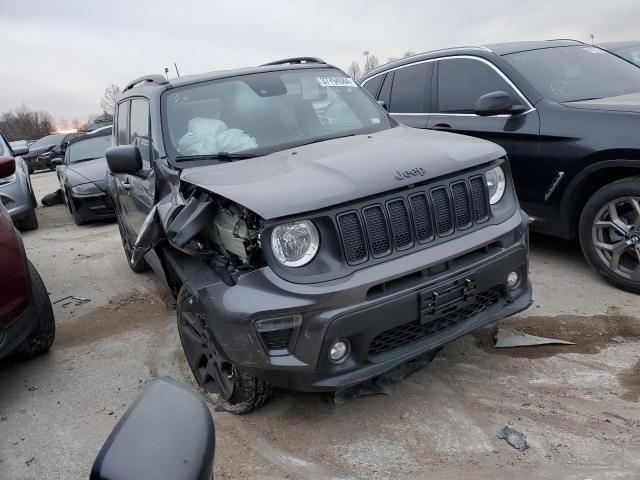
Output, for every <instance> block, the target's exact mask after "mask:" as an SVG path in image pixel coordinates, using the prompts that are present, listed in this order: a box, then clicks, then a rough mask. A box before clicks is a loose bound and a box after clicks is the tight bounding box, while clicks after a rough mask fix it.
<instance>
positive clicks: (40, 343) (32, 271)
mask: <svg viewBox="0 0 640 480" xmlns="http://www.w3.org/2000/svg"><path fill="white" fill-rule="evenodd" d="M28 264H29V278H30V279H31V290H32V294H33V304H34V308H35V314H36V328H35V329H34V330H33V332H31V334H30V335H29V336H28V337H27V338H26V339H25V340H24V342H23V343H22V345H20V347H18V352H19V353H20V354H21V355H24V356H27V357H33V356H35V355H40V354H43V353H45V352H47V351H48V350H49V349H50V348H51V345H53V340H54V338H55V335H56V324H55V319H54V318H53V308H52V306H51V300H50V299H49V293H48V292H47V288H46V287H45V285H44V282H43V281H42V278H41V277H40V274H39V273H38V271H37V270H36V267H34V266H33V264H32V263H31V262H28Z"/></svg>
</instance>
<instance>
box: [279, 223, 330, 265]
mask: <svg viewBox="0 0 640 480" xmlns="http://www.w3.org/2000/svg"><path fill="white" fill-rule="evenodd" d="M319 246H320V235H319V234H318V229H317V228H316V226H315V225H314V224H313V223H311V222H310V221H308V220H304V221H302V222H292V223H285V224H283V225H278V226H277V227H276V228H274V229H273V232H271V249H272V250H273V254H274V255H275V257H276V259H277V260H278V261H279V262H280V263H281V264H283V265H286V266H287V267H301V266H303V265H306V264H307V263H309V262H310V261H311V260H313V257H315V256H316V253H317V252H318V247H319Z"/></svg>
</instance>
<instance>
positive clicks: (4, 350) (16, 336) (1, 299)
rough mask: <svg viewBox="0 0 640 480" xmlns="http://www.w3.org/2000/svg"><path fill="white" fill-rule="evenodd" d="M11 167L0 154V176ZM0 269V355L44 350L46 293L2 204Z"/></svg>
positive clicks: (49, 330) (49, 312) (49, 325)
mask: <svg viewBox="0 0 640 480" xmlns="http://www.w3.org/2000/svg"><path fill="white" fill-rule="evenodd" d="M15 168H16V167H15V160H14V159H13V158H10V157H0V179H1V178H6V177H9V176H11V175H13V173H14V171H15ZM0 272H2V274H1V275H0V358H3V357H6V356H7V355H10V354H17V353H20V354H22V355H28V356H30V355H37V354H39V353H44V352H46V351H47V350H49V348H50V347H51V345H52V344H53V339H54V336H55V322H54V318H53V309H52V308H51V301H50V300H49V294H48V293H47V289H46V287H45V286H44V283H43V282H42V279H41V278H40V275H39V274H38V272H37V270H36V269H35V267H34V266H33V265H32V264H31V262H29V260H27V257H26V255H25V250H24V246H23V244H22V239H21V237H20V234H19V233H18V232H17V231H16V229H15V227H14V226H13V223H12V221H11V217H10V216H9V214H8V213H7V210H6V209H5V208H4V207H3V206H2V204H0Z"/></svg>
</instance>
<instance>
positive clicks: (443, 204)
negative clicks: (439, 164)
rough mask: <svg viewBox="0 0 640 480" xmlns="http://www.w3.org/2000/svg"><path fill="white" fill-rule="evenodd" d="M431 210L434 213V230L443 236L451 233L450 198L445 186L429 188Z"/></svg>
mask: <svg viewBox="0 0 640 480" xmlns="http://www.w3.org/2000/svg"><path fill="white" fill-rule="evenodd" d="M431 199H432V200H433V210H434V212H435V215H436V230H437V231H438V235H440V236H445V235H450V234H451V233H453V216H452V215H451V213H452V212H451V200H450V199H449V191H448V190H447V188H446V187H438V188H434V189H433V190H431Z"/></svg>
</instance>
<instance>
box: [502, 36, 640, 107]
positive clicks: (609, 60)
mask: <svg viewBox="0 0 640 480" xmlns="http://www.w3.org/2000/svg"><path fill="white" fill-rule="evenodd" d="M503 58H504V59H505V60H506V61H507V62H509V64H511V66H513V67H514V68H515V69H516V70H517V71H518V72H519V73H520V74H521V75H522V76H523V77H524V78H525V79H526V80H527V81H528V82H529V83H531V85H532V86H533V87H534V88H535V89H536V90H538V92H540V94H541V95H543V96H544V97H546V98H548V99H550V100H553V101H555V102H575V101H578V100H587V99H595V98H606V97H616V96H618V95H627V94H629V93H635V92H640V69H639V68H638V67H636V66H634V65H632V64H630V63H629V62H626V61H624V60H622V59H621V58H618V57H616V56H615V55H612V54H611V53H608V52H605V51H604V50H600V49H599V48H596V47H590V46H571V47H557V48H545V49H541V50H531V51H528V52H519V53H513V54H510V55H505V56H504V57H503Z"/></svg>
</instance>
